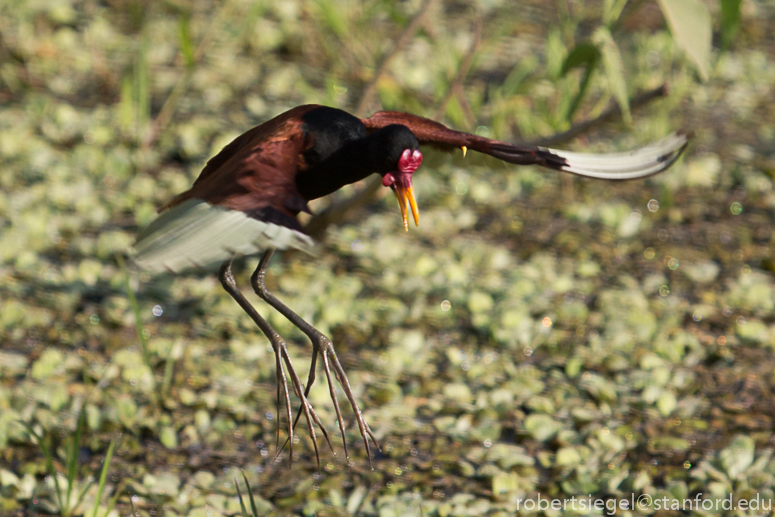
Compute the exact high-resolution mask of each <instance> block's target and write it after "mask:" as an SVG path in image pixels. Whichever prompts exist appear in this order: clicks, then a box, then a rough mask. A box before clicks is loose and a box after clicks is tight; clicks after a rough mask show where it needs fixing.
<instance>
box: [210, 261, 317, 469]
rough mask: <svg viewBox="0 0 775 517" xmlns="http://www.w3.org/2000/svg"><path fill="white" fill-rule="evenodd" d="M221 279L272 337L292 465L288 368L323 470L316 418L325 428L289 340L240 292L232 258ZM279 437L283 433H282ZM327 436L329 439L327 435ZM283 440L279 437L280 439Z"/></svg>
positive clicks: (255, 320)
mask: <svg viewBox="0 0 775 517" xmlns="http://www.w3.org/2000/svg"><path fill="white" fill-rule="evenodd" d="M218 278H219V279H220V281H221V285H223V288H224V289H226V292H228V293H229V294H230V295H231V297H232V298H234V300H235V301H236V302H237V303H238V304H239V305H240V307H242V310H244V311H245V312H246V313H247V314H248V316H250V317H251V318H252V319H253V321H254V322H255V323H256V325H258V328H260V329H261V331H262V332H263V333H264V334H265V335H266V337H267V338H269V341H270V342H271V344H272V349H273V350H274V354H275V365H276V369H277V371H276V375H277V399H278V400H277V410H278V417H277V418H278V426H279V418H280V417H279V411H280V400H279V399H280V393H281V392H282V395H283V398H284V399H285V414H286V418H287V420H288V439H289V441H290V444H291V445H290V461H289V464H293V428H294V425H293V424H292V419H293V414H292V412H291V398H290V394H289V392H288V380H287V378H286V374H285V371H286V369H287V371H288V375H289V376H290V377H291V383H292V384H293V389H294V391H295V392H296V396H297V397H299V399H300V400H301V407H302V409H303V411H304V416H305V417H306V419H307V425H308V426H309V434H310V436H311V437H312V444H313V446H314V447H315V458H316V459H317V463H318V470H320V454H319V453H318V446H317V438H316V436H315V427H314V425H313V421H314V422H315V423H317V424H318V426H320V428H321V429H323V425H322V423H321V422H320V418H318V416H317V414H315V411H314V410H313V409H312V406H311V405H310V403H309V401H308V400H307V396H306V395H305V393H304V391H303V390H302V385H301V380H300V379H299V376H298V375H297V374H296V370H295V369H294V368H293V364H292V363H291V358H290V356H289V355H288V347H287V346H286V344H285V340H283V338H282V337H280V335H279V334H278V333H277V332H276V331H275V330H274V329H273V328H272V327H271V326H270V325H269V323H267V321H266V320H265V319H264V318H262V317H261V315H260V314H259V313H258V311H256V309H255V308H254V307H253V306H252V305H251V304H250V302H249V301H248V300H247V299H246V298H245V296H244V295H243V294H242V292H240V290H239V287H238V286H237V280H236V279H235V278H234V274H233V273H232V271H231V260H228V261H226V262H224V263H223V265H222V266H221V270H220V272H219V273H218ZM283 363H285V368H283ZM278 433H279V427H278ZM323 433H325V430H323ZM278 438H279V434H278ZM326 439H328V438H327V437H326ZM278 442H279V440H278Z"/></svg>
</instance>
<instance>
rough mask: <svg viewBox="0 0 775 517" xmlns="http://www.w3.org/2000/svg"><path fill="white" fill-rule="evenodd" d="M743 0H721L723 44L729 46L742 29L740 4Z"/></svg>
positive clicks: (725, 46) (724, 46)
mask: <svg viewBox="0 0 775 517" xmlns="http://www.w3.org/2000/svg"><path fill="white" fill-rule="evenodd" d="M741 3H742V0H721V46H722V47H723V48H725V49H726V48H729V46H730V45H731V44H732V42H733V41H734V39H735V37H737V33H738V32H739V31H740V4H741Z"/></svg>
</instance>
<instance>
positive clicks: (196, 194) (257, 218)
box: [134, 105, 688, 466]
mask: <svg viewBox="0 0 775 517" xmlns="http://www.w3.org/2000/svg"><path fill="white" fill-rule="evenodd" d="M687 141H688V138H687V136H686V135H684V134H682V133H677V134H674V135H672V136H669V137H667V138H666V139H664V140H662V141H661V142H658V143H656V144H653V145H651V146H648V147H645V148H643V149H640V150H638V151H634V152H630V153H616V154H607V155H605V154H604V155H599V154H598V155H595V154H580V153H572V152H566V151H559V150H555V149H547V148H542V147H530V146H519V145H513V144H509V143H506V142H498V141H496V140H491V139H488V138H484V137H480V136H476V135H471V134H468V133H463V132H460V131H455V130H452V129H449V128H447V127H446V126H444V125H443V124H440V123H439V122H435V121H433V120H429V119H427V118H423V117H418V116H416V115H412V114H409V113H400V112H395V111H382V112H379V113H375V114H374V115H372V116H371V117H369V118H367V119H358V118H356V117H354V116H352V115H350V114H348V113H346V112H344V111H342V110H338V109H334V108H327V107H323V106H316V105H305V106H299V107H296V108H293V109H291V110H289V111H287V112H285V113H283V114H281V115H279V116H277V117H275V118H273V119H272V120H270V121H268V122H265V123H264V124H261V125H260V126H257V127H255V128H253V129H251V130H249V131H247V132H246V133H244V134H243V135H241V136H239V137H237V138H236V139H235V140H234V141H233V142H231V143H230V144H229V145H227V146H226V147H224V148H223V150H222V151H221V152H219V153H218V154H217V155H216V156H214V157H213V158H212V159H211V160H210V161H209V162H207V165H206V166H205V168H204V169H203V170H202V172H201V174H200V175H199V178H198V179H197V180H196V181H195V182H194V184H193V186H192V187H191V189H189V190H188V191H186V192H184V193H182V194H180V195H178V196H177V197H175V198H174V199H172V200H171V201H170V202H169V203H167V204H166V205H164V207H162V210H161V211H162V214H161V215H160V217H159V218H158V219H157V220H156V221H154V222H153V223H151V225H150V226H149V227H148V228H147V229H146V230H145V231H144V232H143V233H142V234H141V235H140V236H139V237H138V240H137V243H136V244H135V250H136V255H135V257H134V262H135V263H136V264H137V265H138V266H139V267H141V268H144V269H146V270H149V271H153V272H160V271H165V270H167V271H172V272H177V271H180V270H183V269H185V268H187V267H191V266H200V267H206V266H208V265H211V264H215V263H222V266H221V269H220V280H221V283H222V285H223V286H224V288H225V289H226V290H227V291H228V292H229V294H230V295H231V296H232V297H233V298H234V299H235V300H236V301H237V303H239V305H240V306H241V307H242V308H243V309H244V310H245V311H246V312H247V313H248V314H249V315H250V317H251V318H252V319H253V320H254V321H255V322H256V324H257V325H258V327H259V328H260V329H261V330H262V332H264V334H265V335H266V336H267V338H269V340H270V342H271V344H272V347H273V349H274V351H275V363H276V364H275V366H276V375H277V397H278V406H279V400H280V399H281V398H282V399H284V406H285V415H286V419H287V428H286V429H287V432H288V436H289V440H288V441H289V443H290V446H291V449H292V447H293V432H294V427H295V422H293V423H292V414H291V405H290V390H289V389H288V386H287V380H286V372H287V375H288V376H289V377H290V378H291V383H292V385H293V389H294V391H295V393H296V395H297V397H298V398H299V399H300V400H301V409H300V411H299V414H298V415H297V417H296V421H298V418H299V416H300V415H301V413H302V412H303V413H304V415H305V417H306V420H307V424H308V429H309V433H310V436H311V437H312V443H313V445H314V447H315V455H316V458H317V459H318V466H319V461H320V459H319V454H318V449H317V442H316V433H315V425H316V424H317V426H318V427H319V428H320V429H321V431H322V432H323V434H324V436H325V438H326V440H327V441H328V443H329V445H330V440H329V439H328V435H327V433H326V431H325V428H324V427H323V425H322V423H321V421H320V419H319V418H318V417H317V414H316V413H315V411H314V409H313V408H312V406H311V404H310V403H309V401H308V400H307V396H308V394H309V389H310V387H311V386H312V384H313V382H314V381H315V369H316V365H317V359H318V356H320V358H321V360H322V362H323V366H324V371H325V374H326V379H327V382H328V387H329V393H330V395H331V398H332V400H333V403H334V408H335V410H336V413H337V418H338V423H339V429H340V432H341V433H342V440H343V442H344V448H345V454H346V455H347V454H348V452H347V441H346V439H345V429H344V419H343V417H342V414H341V412H340V408H339V403H338V400H337V396H336V390H335V387H334V382H333V378H332V375H331V370H332V369H333V371H334V375H335V377H336V379H337V380H338V382H339V383H340V385H341V386H342V388H343V390H344V393H345V396H346V397H347V398H348V401H349V403H350V406H351V407H352V409H353V411H354V413H355V417H356V422H357V425H358V428H359V431H360V434H361V436H362V437H363V440H364V443H365V445H366V450H367V454H368V455H369V462H371V454H370V446H369V441H368V438H367V437H370V438H371V439H372V441H373V440H374V436H373V435H372V433H371V430H370V429H369V426H368V424H367V423H366V421H365V419H364V418H363V415H362V414H361V411H360V408H359V407H358V404H357V402H356V400H355V397H354V395H353V392H352V389H351V387H350V384H349V381H348V379H347V375H346V374H345V372H344V369H343V368H342V366H341V364H340V363H339V360H338V358H337V357H336V354H335V352H334V348H333V344H332V343H331V340H330V339H328V338H327V337H326V336H324V335H323V334H321V333H320V332H319V331H318V330H316V329H315V328H314V327H312V326H311V325H310V324H309V323H307V322H305V321H304V320H302V319H301V318H300V317H299V316H298V315H297V314H295V313H294V312H293V311H291V310H290V309H289V308H288V307H286V306H285V305H284V304H282V302H280V301H279V300H278V299H277V298H276V297H274V295H272V294H271V293H270V292H269V291H268V290H267V289H266V285H265V282H264V277H265V274H266V267H267V265H268V263H269V261H270V259H271V257H272V253H273V252H274V250H275V249H289V248H295V249H301V250H304V251H310V250H311V249H312V247H313V242H312V239H310V238H309V236H307V235H306V234H304V232H303V230H302V228H301V226H300V224H299V222H298V221H297V219H296V216H297V215H298V213H299V212H301V211H309V208H308V206H307V202H308V201H310V200H312V199H316V198H318V197H321V196H325V195H327V194H330V193H331V192H334V191H336V190H337V189H339V188H341V187H342V186H344V185H347V184H350V183H353V182H356V181H359V180H361V179H363V178H365V177H366V176H368V175H370V174H372V173H378V174H380V175H381V176H382V183H383V185H385V186H386V187H390V188H391V189H392V190H393V191H394V193H395V194H396V197H397V198H398V202H399V208H400V209H401V213H402V217H403V222H404V227H405V228H406V229H408V214H409V212H410V211H411V213H412V215H413V217H414V220H415V223H416V224H418V223H419V212H418V208H417V204H416V201H415V198H414V192H413V189H412V174H413V173H414V172H415V171H416V170H417V168H418V167H419V166H420V164H421V163H422V153H421V152H420V150H419V146H420V145H431V146H434V147H438V148H441V149H444V150H447V151H452V150H455V149H456V148H461V149H462V150H463V152H464V153H465V152H466V150H468V149H470V150H473V151H478V152H481V153H484V154H489V155H491V156H494V157H496V158H500V159H502V160H504V161H507V162H510V163H515V164H537V165H541V166H544V167H548V168H551V169H555V170H560V171H565V172H571V173H574V174H579V175H582V176H589V177H595V178H604V179H612V180H620V179H632V178H639V177H644V176H648V175H651V174H656V173H658V172H661V171H663V170H665V169H666V168H667V167H669V166H670V165H671V164H672V163H673V162H674V161H675V160H676V159H678V157H679V156H680V154H681V153H682V152H683V150H684V148H685V147H686V145H687ZM260 252H263V253H264V255H263V257H262V259H261V261H260V262H259V265H258V267H257V268H256V271H255V272H254V273H253V276H252V277H251V284H252V285H253V288H254V290H255V292H256V293H257V294H258V295H259V296H260V297H261V298H262V299H264V300H265V301H266V302H267V303H269V304H270V305H271V306H272V307H273V308H275V309H276V310H277V311H279V312H280V313H282V314H283V315H284V316H285V317H286V318H288V319H289V320H290V321H291V322H292V323H293V324H294V325H296V326H297V327H298V328H299V329H301V330H302V331H303V332H304V333H305V334H306V335H307V336H308V337H309V338H310V340H311V341H312V345H313V354H312V364H311V368H310V372H309V377H308V379H307V384H306V387H305V386H304V385H303V384H302V383H301V380H300V378H299V376H298V375H297V374H296V371H295V369H294V368H293V365H292V364H291V360H290V356H289V355H288V352H287V348H286V344H285V341H283V339H282V338H281V337H280V336H279V335H278V334H277V333H276V332H275V331H274V330H273V329H272V328H271V327H270V326H269V324H268V323H267V322H266V321H265V320H264V319H263V318H262V317H261V316H260V315H259V314H258V312H257V311H256V310H255V308H253V306H252V305H251V304H250V303H249V302H248V301H247V299H246V298H245V297H244V295H242V293H241V292H240V290H239V289H238V287H237V284H236V280H235V279H234V275H233V274H232V272H231V260H232V258H233V257H234V256H236V255H251V254H255V253H260ZM278 437H279V431H278ZM375 443H376V442H375ZM278 444H279V442H278ZM280 450H282V449H280ZM292 456H293V451H292V450H291V457H292ZM348 457H349V456H348Z"/></svg>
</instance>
